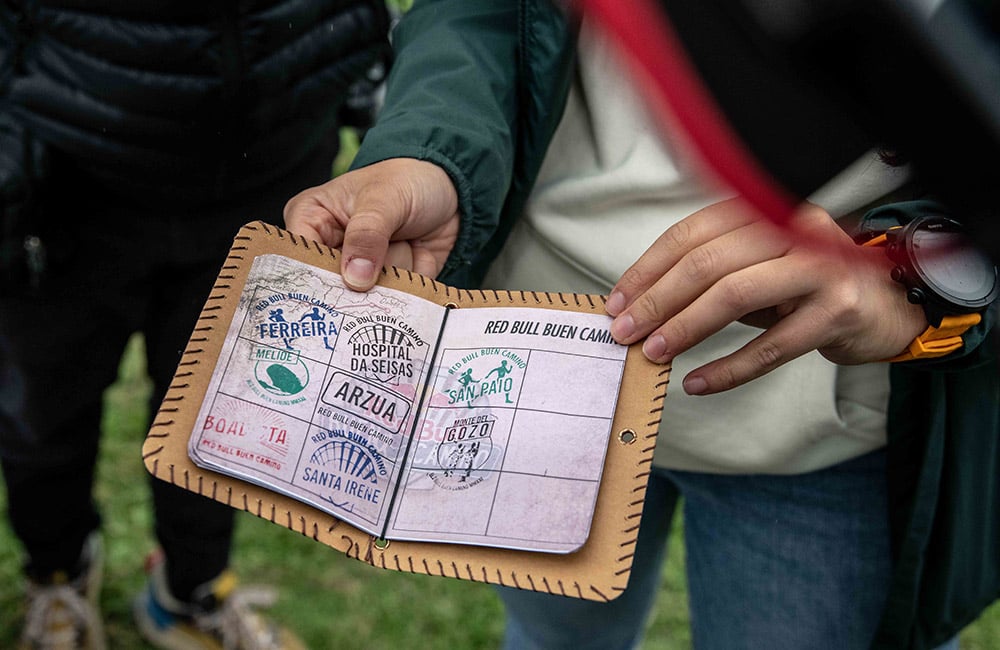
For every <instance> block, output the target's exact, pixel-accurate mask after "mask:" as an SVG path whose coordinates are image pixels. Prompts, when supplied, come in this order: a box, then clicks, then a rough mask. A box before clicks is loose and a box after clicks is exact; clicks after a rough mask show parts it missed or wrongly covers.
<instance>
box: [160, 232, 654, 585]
mask: <svg viewBox="0 0 1000 650" xmlns="http://www.w3.org/2000/svg"><path fill="white" fill-rule="evenodd" d="M262 254H279V255H284V256H286V257H290V258H294V259H298V260H301V261H303V262H307V263H309V264H312V265H314V266H317V267H321V268H324V269H328V270H331V271H335V272H336V271H339V268H340V260H339V257H338V253H337V252H336V251H334V250H333V249H330V248H327V247H325V246H323V245H321V244H318V243H316V242H314V241H310V240H307V239H304V238H302V237H299V236H297V235H293V234H291V233H289V232H287V231H285V230H281V229H279V228H276V227H274V226H270V225H267V224H264V223H262V222H254V223H251V224H247V225H246V226H244V227H243V228H242V229H241V230H240V232H239V233H238V235H237V236H236V238H235V240H234V243H233V247H232V249H231V250H230V253H229V256H228V258H227V259H226V262H225V265H224V266H223V267H222V270H221V272H220V273H219V276H218V279H217V281H216V284H215V287H214V289H213V291H212V293H211V295H210V296H209V298H208V300H207V301H206V303H205V307H204V309H203V310H202V313H201V316H200V317H199V319H198V322H197V324H196V326H195V328H194V332H193V333H192V335H191V339H190V340H189V342H188V345H187V348H186V349H185V350H184V354H183V356H182V358H181V362H180V364H179V366H178V368H177V372H176V374H175V376H174V381H173V383H172V385H171V386H170V389H169V391H168V392H167V394H166V397H165V398H164V400H163V404H162V405H161V407H160V409H159V411H158V413H157V415H156V417H155V418H154V422H153V424H152V426H151V428H150V430H149V434H148V436H147V438H146V441H145V443H144V445H143V460H144V462H145V465H146V468H147V469H148V470H149V472H150V473H151V474H153V476H155V477H157V478H159V479H162V480H165V481H169V482H171V483H173V484H175V485H178V486H180V487H182V488H185V489H187V490H190V491H192V492H197V493H199V494H202V495H204V496H206V497H210V498H213V499H215V500H216V501H220V502H222V503H226V504H229V505H230V506H232V507H233V508H237V509H240V510H245V511H247V512H251V513H253V514H255V515H257V516H258V517H262V518H264V519H267V520H269V521H272V522H274V523H276V524H280V525H282V526H286V527H287V528H289V529H291V530H294V531H297V532H299V533H301V534H303V535H306V536H308V537H312V538H313V539H315V540H316V541H318V542H322V543H323V544H326V545H327V546H329V547H331V548H334V549H337V550H338V551H340V552H342V553H344V554H345V555H347V556H348V557H351V558H354V559H358V560H361V561H363V562H366V563H368V564H371V565H372V566H376V567H381V568H384V569H392V570H396V571H409V572H412V573H423V574H427V575H440V576H449V577H452V578H459V579H462V580H472V581H476V582H488V583H493V584H500V585H507V586H513V587H519V588H522V589H531V590H534V591H541V592H548V593H554V594H562V595H565V596H571V597H576V598H585V599H589V600H598V601H606V600H611V599H613V598H615V597H617V596H618V595H619V594H620V593H621V592H622V590H624V589H625V586H626V584H627V583H628V577H629V573H630V570H631V566H632V554H633V552H634V549H635V541H636V536H637V534H638V531H639V519H640V516H641V513H642V504H643V499H644V495H645V490H646V479H647V477H648V475H649V472H650V468H651V466H652V459H653V449H654V446H655V443H656V432H657V428H658V426H659V423H660V418H661V413H662V406H663V398H664V395H665V393H666V387H667V381H668V377H669V368H668V367H665V366H658V365H655V364H653V363H651V362H649V361H648V360H647V359H646V358H645V357H644V356H643V355H642V351H641V348H640V347H639V345H638V344H636V345H632V346H631V348H630V349H629V351H628V355H627V358H626V365H625V372H624V377H623V380H622V386H621V391H620V396H619V401H618V406H617V409H616V411H615V416H614V421H613V428H612V432H611V440H610V443H609V445H610V446H609V449H608V452H607V456H606V460H605V467H604V474H603V480H602V484H601V487H600V490H599V493H598V497H597V505H596V509H595V512H594V521H593V524H592V526H591V533H590V537H589V538H588V540H587V542H586V543H585V544H584V545H583V547H582V548H581V549H580V550H578V551H576V552H574V553H570V554H565V555H559V554H553V553H533V552H525V551H513V550H507V549H497V548H486V547H477V546H467V545H458V544H439V543H427V542H399V541H392V542H389V544H388V545H387V546H385V548H379V547H377V546H376V545H375V542H376V538H375V537H374V536H372V535H369V534H367V533H363V532H361V531H360V530H358V529H356V528H354V527H353V526H350V525H349V524H346V523H344V522H342V521H340V520H338V519H336V518H335V517H333V516H332V515H329V514H327V513H325V512H322V511H320V510H317V509H314V508H312V507H311V506H309V505H306V504H304V503H302V502H299V501H297V500H294V499H291V498H289V497H286V496H284V495H281V494H276V493H274V492H271V491H270V490H267V489H265V488H262V487H259V486H257V485H254V484H251V483H247V482H244V481H242V480H240V479H237V478H231V477H228V476H225V475H222V474H217V473H215V472H212V471H209V470H204V469H200V468H198V467H196V466H195V465H194V463H192V461H191V460H190V459H189V458H188V453H187V444H188V438H189V437H190V435H191V432H192V431H193V430H194V428H195V424H196V420H197V415H198V411H199V408H200V407H201V404H202V401H203V400H204V398H205V392H206V390H207V387H208V383H209V380H210V378H211V376H212V372H213V370H214V368H215V364H216V360H217V359H218V357H219V354H220V351H221V349H222V345H223V342H224V339H225V337H226V332H227V329H228V327H229V324H230V321H231V319H232V317H233V314H234V312H235V310H236V306H237V303H238V302H239V296H240V293H241V292H242V290H243V286H244V283H245V281H246V278H247V274H248V272H249V269H250V266H251V263H252V262H253V260H254V258H255V257H256V256H257V255H262ZM379 284H381V285H384V286H387V287H391V288H394V289H398V290H401V291H406V292H408V293H411V294H414V295H417V296H420V297H422V298H425V299H427V300H430V301H432V302H435V303H438V304H441V305H447V304H453V305H455V306H457V307H459V308H463V307H476V306H494V307H504V306H510V307H536V308H544V309H560V310H572V311H582V312H595V313H605V312H604V301H605V297H604V296H596V295H583V294H565V293H559V294H550V293H539V292H530V291H526V292H517V291H515V292H507V291H499V292H498V291H492V290H485V291H481V290H474V291H469V290H464V289H461V290H460V289H456V288H454V287H449V286H447V285H444V284H441V283H439V282H436V281H434V280H431V279H430V278H427V277H425V276H422V275H418V274H416V273H411V272H409V271H405V270H400V269H395V268H388V269H383V271H382V275H381V278H380V280H379ZM630 431H631V432H632V436H633V439H632V440H631V442H630V441H629V440H630V435H629V432H630Z"/></svg>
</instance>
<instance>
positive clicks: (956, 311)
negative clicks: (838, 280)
mask: <svg viewBox="0 0 1000 650" xmlns="http://www.w3.org/2000/svg"><path fill="white" fill-rule="evenodd" d="M890 214H891V213H890ZM859 238H860V239H861V240H862V241H861V243H862V244H863V245H865V246H885V251H886V255H887V256H888V257H889V259H890V260H892V262H893V263H894V265H895V266H893V268H892V272H891V273H892V279H893V280H895V281H896V282H899V283H900V284H902V285H903V286H904V287H905V288H906V298H907V300H909V301H910V302H911V303H913V304H917V305H920V306H922V307H923V309H924V314H925V315H926V317H927V322H928V323H929V324H930V327H928V328H927V330H925V331H924V333H923V334H921V335H920V336H918V337H917V338H916V339H914V340H913V342H912V343H910V345H909V346H908V348H907V349H906V351H904V352H903V353H902V354H900V355H897V356H895V357H893V358H891V359H887V361H909V360H911V359H929V358H935V357H941V356H944V355H946V354H950V353H951V352H954V351H955V350H958V349H959V348H961V347H962V334H964V333H965V332H966V330H968V329H969V328H970V327H972V326H974V325H976V324H978V323H979V322H980V320H981V319H982V312H983V311H985V310H986V308H987V307H988V306H989V305H990V304H991V303H993V301H994V300H996V298H997V296H998V295H1000V281H998V274H997V267H996V266H995V265H994V264H993V262H992V261H991V260H990V259H989V257H987V256H986V255H985V254H984V253H983V252H982V251H980V250H979V249H978V248H977V247H976V245H975V244H974V242H973V241H972V239H971V238H970V237H969V236H968V234H967V233H966V232H965V230H964V228H962V225H961V224H960V223H959V222H957V221H955V220H954V219H951V218H950V217H947V216H943V215H940V214H923V215H920V216H917V217H914V218H912V219H910V220H908V221H906V222H905V223H897V224H895V225H893V224H887V223H885V222H884V221H883V222H882V223H879V222H878V221H877V220H870V221H867V222H866V223H863V224H862V230H861V233H860V236H859ZM857 239H858V238H856V240H857Z"/></svg>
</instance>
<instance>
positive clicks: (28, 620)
mask: <svg viewBox="0 0 1000 650" xmlns="http://www.w3.org/2000/svg"><path fill="white" fill-rule="evenodd" d="M103 564H104V553H103V549H102V546H101V537H100V535H98V534H97V533H94V534H92V535H91V536H90V537H88V538H87V541H86V542H84V546H83V552H82V553H81V554H80V562H79V564H78V565H77V569H78V570H77V571H76V577H72V578H71V577H70V575H69V574H68V573H66V572H65V571H58V572H56V573H54V574H52V575H49V576H43V577H39V576H29V577H28V578H27V594H26V595H27V601H28V607H27V613H26V614H25V616H24V631H23V632H22V634H21V645H20V647H21V648H22V650H104V647H105V641H104V627H103V626H102V625H101V617H100V614H99V613H98V599H99V598H100V593H101V573H102V571H103Z"/></svg>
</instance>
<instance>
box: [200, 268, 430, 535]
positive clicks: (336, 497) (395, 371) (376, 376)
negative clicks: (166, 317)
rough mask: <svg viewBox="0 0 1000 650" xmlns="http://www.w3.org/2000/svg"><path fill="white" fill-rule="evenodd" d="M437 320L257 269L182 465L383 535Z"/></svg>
mask: <svg viewBox="0 0 1000 650" xmlns="http://www.w3.org/2000/svg"><path fill="white" fill-rule="evenodd" d="M445 311H446V310H445V309H444V308H443V307H441V306H439V305H436V304H434V303H432V302H429V301H427V300H424V299H422V298H418V297H416V296H413V295H410V294H407V293H403V292H400V291H395V290H392V289H387V288H385V287H375V288H374V289H373V290H372V291H370V292H368V293H357V292H354V291H351V290H349V289H347V288H346V287H345V286H344V284H343V282H342V281H341V279H340V276H339V275H337V274H336V273H332V272H329V271H324V270H322V269H319V268H316V267H314V266H311V265H308V264H304V263H302V262H298V261H296V260H292V259H290V258H287V257H283V256H279V255H264V256H260V257H258V258H256V260H255V261H254V262H253V265H252V267H251V270H250V273H249V277H248V279H247V282H246V285H245V287H244V289H243V292H242V294H241V298H240V303H239V306H238V308H237V310H236V313H235V316H234V318H233V321H232V324H231V326H230V328H229V331H228V334H227V336H226V339H225V343H224V346H223V349H222V353H221V355H220V357H219V361H218V365H217V367H216V369H215V372H214V373H213V375H212V379H211V381H210V383H209V387H208V392H207V394H206V397H205V401H204V403H203V404H202V407H201V410H200V412H199V415H198V419H197V424H196V426H195V430H194V431H193V432H192V435H191V438H190V442H189V446H188V451H189V455H190V457H191V459H192V460H193V461H194V462H195V463H196V464H198V465H200V466H202V467H207V468H209V469H213V470H216V471H219V472H223V473H226V474H229V475H232V476H237V477H240V478H242V479H244V480H247V481H251V482H253V483H257V484H259V485H262V486H264V487H266V488H269V489H271V490H274V491H276V492H280V493H283V494H286V495H289V496H291V497H294V498H297V499H299V500H302V501H304V502H306V503H309V504H311V505H313V506H315V507H317V508H319V509H320V510H323V511H325V512H328V513H330V514H333V515H334V516H336V517H339V518H341V519H343V520H345V521H347V522H349V523H351V524H352V525H354V526H356V527H358V528H360V529H362V530H364V531H366V532H368V533H371V534H376V535H378V534H381V533H382V531H383V529H384V520H385V517H386V515H387V512H388V508H389V504H390V501H391V496H392V493H393V486H394V485H395V481H396V476H397V475H398V474H399V471H400V469H401V467H402V454H403V452H404V450H405V449H406V448H407V441H408V440H409V436H410V432H411V430H412V428H413V422H414V418H415V416H416V414H415V412H414V411H415V409H416V408H417V401H418V400H419V395H420V392H421V389H422V381H423V378H424V377H425V376H426V374H427V367H428V364H429V363H430V362H431V355H432V352H433V349H434V345H435V343H436V341H437V337H438V334H439V331H440V328H441V322H442V318H443V316H444V313H445Z"/></svg>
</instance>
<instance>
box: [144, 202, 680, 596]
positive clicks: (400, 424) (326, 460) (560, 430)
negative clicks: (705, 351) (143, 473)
mask: <svg viewBox="0 0 1000 650" xmlns="http://www.w3.org/2000/svg"><path fill="white" fill-rule="evenodd" d="M338 270H339V257H338V253H337V252H336V251H334V250H332V249H330V248H327V247H324V246H322V245H320V244H318V243H316V242H312V241H309V240H306V239H304V238H301V237H298V236H296V235H293V234H291V233H289V232H287V231H284V230H281V229H279V228H276V227H274V226H269V225H266V224H264V223H262V222H255V223H251V224H248V225H246V226H244V227H243V228H242V229H241V230H240V232H239V234H238V235H237V236H236V238H235V240H234V243H233V247H232V249H231V251H230V254H229V256H228V257H227V259H226V261H225V264H224V265H223V268H222V270H221V272H220V274H219V277H218V279H217V281H216V284H215V287H214V289H213V291H212V293H211V295H210V296H209V298H208V300H207V302H206V304H205V307H204V309H203V311H202V314H201V316H200V318H199V320H198V322H197V324H196V326H195V328H194V332H193V334H192V336H191V339H190V341H189V343H188V346H187V348H186V349H185V351H184V354H183V356H182V359H181V362H180V364H179V366H178V369H177V373H176V375H175V378H174V382H173V384H172V385H171V387H170V390H169V391H168V393H167V395H166V398H165V399H164V401H163V404H162V406H161V408H160V410H159V411H158V413H157V415H156V417H155V418H154V422H153V424H152V426H151V428H150V431H149V434H148V436H147V439H146V441H145V444H144V446H143V457H144V461H145V464H146V467H147V469H148V470H149V471H150V472H151V473H152V474H153V475H154V476H156V477H157V478H160V479H162V480H166V481H169V482H172V483H174V484H176V485H179V486H181V487H183V488H185V489H187V490H190V491H193V492H197V493H199V494H201V495H204V496H206V497H208V498H212V499H216V500H218V501H221V502H223V503H227V504H229V505H230V506H232V507H234V508H239V509H242V510H246V511H249V512H252V513H254V514H256V515H257V516H259V517H263V518H265V519H268V520H270V521H272V522H274V523H276V524H280V525H283V526H286V527H288V528H290V529H292V530H295V531H298V532H300V533H302V534H304V535H307V536H309V537H312V538H314V539H315V540H316V541H319V542H321V543H323V544H326V545H328V546H330V547H331V548H334V549H337V550H339V551H341V552H342V553H344V554H345V555H347V556H349V557H351V558H355V559H359V560H362V561H364V562H366V563H368V564H371V565H373V566H376V567H380V568H384V569H393V570H399V571H410V572H416V573H425V574H429V575H441V576H449V577H453V578H459V579H466V580H473V581H479V582H489V583H495V584H503V585H508V586H514V587H519V588H523V589H532V590H536V591H544V592H550V593H556V594H562V595H565V596H571V597H577V598H586V599H591V600H610V599H613V598H615V597H616V596H617V595H618V594H620V593H621V591H622V590H623V589H624V588H625V586H626V584H627V582H628V576H629V572H630V567H631V560H632V552H633V549H634V545H635V539H636V535H637V534H638V529H639V520H640V515H641V512H642V504H643V496H644V493H645V488H646V479H647V477H648V473H649V470H650V467H651V463H652V457H653V449H654V446H655V441H656V432H657V428H658V425H659V422H660V418H661V413H662V404H663V397H664V395H665V391H666V386H667V381H668V376H669V369H668V368H667V367H664V366H658V365H655V364H653V363H651V362H649V361H648V360H647V359H646V358H645V357H644V356H643V355H642V352H641V347H640V345H639V344H635V345H632V346H621V345H618V344H617V343H615V342H614V340H613V339H612V338H611V335H610V331H609V326H610V322H611V319H610V317H609V316H608V315H607V313H606V312H605V310H604V297H603V296H595V295H582V294H551V293H539V292H508V291H492V290H474V291H468V290H459V289H456V288H454V287H449V286H447V285H444V284H441V283H438V282H436V281H434V280H431V279H429V278H427V277H424V276H421V275H418V274H415V273H411V272H409V271H405V270H400V269H394V268H387V269H384V270H383V272H382V275H381V277H380V280H379V283H378V285H377V286H376V287H375V288H373V289H372V290H371V291H369V292H367V293H358V292H355V291H351V290H350V289H348V288H346V286H345V285H344V284H343V282H342V281H341V278H340V276H339V275H338V273H337V272H338Z"/></svg>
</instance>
